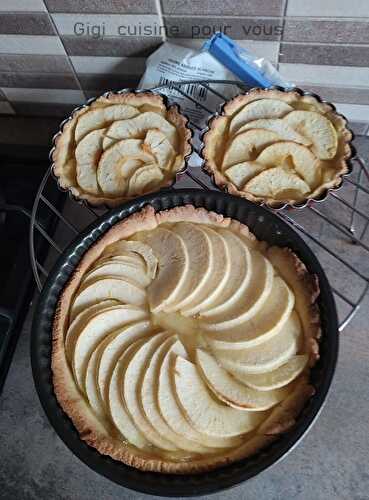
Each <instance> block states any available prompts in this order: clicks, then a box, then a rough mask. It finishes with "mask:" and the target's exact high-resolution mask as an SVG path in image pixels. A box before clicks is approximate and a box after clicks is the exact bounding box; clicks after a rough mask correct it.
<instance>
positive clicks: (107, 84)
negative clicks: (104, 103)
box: [78, 73, 140, 93]
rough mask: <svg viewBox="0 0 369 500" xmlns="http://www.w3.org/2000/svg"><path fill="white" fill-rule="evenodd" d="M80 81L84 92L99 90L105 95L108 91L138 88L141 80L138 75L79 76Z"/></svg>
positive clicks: (84, 74)
mask: <svg viewBox="0 0 369 500" xmlns="http://www.w3.org/2000/svg"><path fill="white" fill-rule="evenodd" d="M78 79H79V81H80V83H81V87H82V88H83V90H99V91H100V93H103V92H105V91H107V90H119V89H123V88H125V87H137V84H138V82H139V80H140V76H138V75H115V74H112V75H109V74H106V75H91V74H86V73H83V74H79V75H78Z"/></svg>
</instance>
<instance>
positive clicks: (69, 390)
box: [51, 205, 320, 474]
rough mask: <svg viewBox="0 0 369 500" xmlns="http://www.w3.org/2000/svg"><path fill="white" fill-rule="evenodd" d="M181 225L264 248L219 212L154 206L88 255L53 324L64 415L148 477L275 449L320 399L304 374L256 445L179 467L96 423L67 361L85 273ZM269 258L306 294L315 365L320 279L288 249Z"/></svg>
mask: <svg viewBox="0 0 369 500" xmlns="http://www.w3.org/2000/svg"><path fill="white" fill-rule="evenodd" d="M178 221H192V222H200V223H202V224H209V225H211V226H217V227H223V228H230V229H232V230H233V231H235V232H240V233H242V234H243V235H244V237H247V238H249V239H250V243H251V244H252V243H253V242H254V244H255V245H256V244H258V243H259V242H257V240H256V238H255V236H254V235H253V234H251V233H250V232H249V229H248V228H247V226H245V225H243V224H241V223H240V222H238V221H236V220H233V219H231V218H228V217H223V216H222V215H220V214H217V213H215V212H210V211H207V210H205V209H203V208H195V207H193V206H192V205H185V206H181V207H176V208H173V209H170V210H165V211H162V212H158V213H155V210H154V208H153V207H151V206H147V207H145V208H144V209H143V210H141V211H140V212H137V213H135V214H133V215H131V216H130V217H128V218H126V219H125V220H123V221H121V222H119V223H117V224H115V226H114V227H113V228H111V229H110V230H109V231H108V232H107V233H106V234H104V236H103V237H101V238H100V239H99V240H98V241H97V242H96V243H95V244H94V245H92V247H91V248H90V249H89V250H88V251H87V252H86V253H85V254H84V256H83V257H82V259H81V261H80V262H79V264H78V265H77V267H76V269H75V270H74V272H73V274H72V276H71V278H70V279H69V281H68V283H67V284H66V286H65V287H64V289H63V292H62V293H61V296H60V298H59V301H58V305H57V308H56V312H55V316H54V323H53V341H52V360H51V367H52V372H53V385H54V391H55V394H56V397H57V399H58V401H59V403H60V405H61V407H62V409H63V410H64V411H65V412H66V413H67V415H68V416H69V417H70V418H71V420H72V422H73V424H74V426H75V427H76V428H77V430H78V432H79V434H80V437H81V439H83V440H84V441H85V442H86V443H87V444H89V445H90V446H92V447H94V448H96V449H97V450H98V451H99V452H100V453H101V454H103V455H109V456H110V457H112V458H114V459H116V460H119V461H121V462H123V463H125V464H127V465H130V466H133V467H136V468H138V469H141V470H144V471H153V472H163V473H172V474H189V473H201V472H204V471H209V470H212V469H215V468H218V467H220V466H224V465H227V464H230V463H232V462H235V461H238V460H241V459H244V458H246V457H249V456H251V455H254V454H255V453H256V452H258V451H259V450H261V449H262V448H265V447H266V446H268V445H269V444H271V443H272V442H273V441H274V440H275V439H277V437H278V435H280V434H281V433H283V432H286V431H287V430H288V429H290V428H291V427H292V426H293V425H294V423H295V421H296V419H297V418H298V415H299V414H300V412H301V410H302V408H303V406H304V404H305V403H306V401H307V400H308V399H309V398H310V397H311V396H312V395H313V394H314V388H313V387H312V386H311V385H310V384H309V381H308V377H307V375H306V370H305V374H302V375H301V376H300V377H298V379H296V381H295V382H294V389H293V390H292V392H291V393H290V395H289V396H288V397H287V398H286V399H285V400H284V401H283V403H281V404H279V405H278V406H277V407H275V408H274V409H273V410H272V411H271V413H270V415H269V417H268V418H267V419H266V420H265V421H264V422H263V424H262V425H261V426H260V428H259V429H258V430H257V432H256V433H255V435H254V437H253V438H252V439H249V440H247V441H245V443H244V444H242V445H241V446H239V447H236V448H234V449H230V450H229V449H227V450H218V451H217V452H216V453H214V454H213V455H206V456H201V455H198V456H197V455H196V456H193V454H192V455H191V460H189V461H175V460H173V459H171V458H165V456H164V455H163V456H153V455H152V454H148V453H146V452H144V451H142V450H139V449H138V448H136V447H134V446H132V445H130V444H129V443H124V442H122V440H121V437H120V439H119V438H118V434H119V433H118V432H117V431H116V430H115V428H113V426H112V425H111V424H110V423H108V422H104V423H102V422H100V421H99V419H97V418H96V416H95V415H94V413H93V412H92V410H91V409H90V407H89V405H88V404H87V402H86V401H85V399H84V397H83V396H82V394H81V393H80V392H79V390H78V389H77V386H76V384H75V382H74V379H73V374H72V373H71V370H70V367H69V364H68V362H67V359H66V355H65V348H64V338H65V332H66V329H67V325H68V321H69V317H68V316H69V307H70V304H71V301H72V299H73V296H74V294H75V292H76V290H77V289H78V287H79V285H80V283H81V279H82V277H83V275H84V274H85V272H86V271H87V270H88V269H89V268H90V267H91V266H92V265H93V263H94V262H95V261H96V260H97V259H98V258H99V257H100V256H101V254H102V252H103V251H104V249H105V248H106V247H107V246H108V245H110V244H112V243H114V242H116V241H118V240H120V239H123V238H128V237H130V236H132V235H133V234H134V233H136V232H137V231H143V230H151V229H154V228H155V227H157V226H158V225H159V224H163V223H168V222H169V223H174V222H178ZM267 254H268V257H269V258H270V259H271V260H272V261H273V264H274V265H275V266H276V267H277V268H278V270H279V271H280V272H281V275H282V277H284V278H285V279H286V281H287V282H288V284H289V285H290V286H291V287H292V288H293V290H294V291H295V293H297V294H300V292H301V297H300V298H299V308H300V309H299V311H302V312H303V313H304V314H305V313H306V314H305V316H304V319H303V320H302V322H303V330H304V336H305V344H306V347H307V348H308V349H309V351H308V352H310V353H311V355H310V361H311V362H310V365H311V366H312V365H313V364H314V362H315V360H316V359H317V358H318V344H317V339H318V337H319V332H320V328H319V314H318V309H317V306H316V304H315V300H316V297H317V294H318V293H319V288H318V282H317V280H316V277H314V276H312V275H309V273H308V271H307V270H306V267H305V266H304V264H303V263H302V262H301V261H300V260H299V258H298V257H297V256H296V255H295V254H294V253H293V252H292V251H290V250H288V249H279V248H277V247H272V248H270V249H269V250H267Z"/></svg>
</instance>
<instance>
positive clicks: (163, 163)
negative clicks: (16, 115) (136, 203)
mask: <svg viewBox="0 0 369 500" xmlns="http://www.w3.org/2000/svg"><path fill="white" fill-rule="evenodd" d="M187 121H188V120H187V118H186V117H184V116H183V115H182V114H181V113H180V112H179V109H178V107H177V106H176V105H172V106H170V107H167V106H166V104H165V103H164V100H163V97H162V96H160V95H158V94H153V93H151V92H139V93H134V92H126V93H121V94H119V93H118V94H114V93H110V94H107V95H105V96H102V97H99V98H98V99H96V100H95V101H94V102H92V103H91V104H90V105H88V106H84V107H83V108H81V109H79V110H78V111H76V112H75V113H73V115H72V116H71V118H70V119H69V120H68V121H67V122H66V123H65V124H64V126H63V129H62V132H61V133H60V134H59V135H57V136H56V139H55V148H54V150H53V155H52V156H53V161H54V166H53V172H54V174H55V176H56V177H57V180H58V183H59V185H60V187H62V188H63V189H68V190H69V191H70V192H71V193H72V195H73V196H74V197H75V198H77V199H82V200H86V201H87V202H89V203H90V204H92V205H104V204H105V205H107V206H116V205H119V204H120V203H122V202H123V201H124V200H127V199H130V198H133V197H136V196H139V195H142V194H145V193H149V192H151V191H156V190H158V189H159V188H163V187H165V186H169V185H170V184H172V183H173V182H174V180H175V177H176V174H177V173H178V172H179V171H181V170H182V169H183V168H184V166H185V159H186V157H187V156H188V155H189V154H190V153H191V145H190V139H191V130H190V129H189V128H188V127H187Z"/></svg>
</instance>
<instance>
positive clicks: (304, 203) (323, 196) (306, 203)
mask: <svg viewBox="0 0 369 500" xmlns="http://www.w3.org/2000/svg"><path fill="white" fill-rule="evenodd" d="M253 90H255V89H248V90H247V91H245V92H240V94H238V95H247V94H248V93H250V92H251V91H253ZM267 90H280V91H282V92H290V91H294V92H297V93H298V94H300V95H301V96H311V97H314V98H315V99H316V100H317V101H318V102H320V103H324V104H327V105H328V106H329V107H330V108H331V110H332V111H333V112H334V113H336V115H338V116H340V117H341V118H343V120H344V121H345V124H346V128H347V130H348V131H349V132H350V133H351V139H350V140H349V141H347V143H348V145H349V147H350V150H351V153H350V155H349V157H348V158H346V163H347V166H348V172H346V173H345V174H342V175H341V183H340V185H339V186H336V187H332V188H328V189H326V190H325V191H324V192H323V193H321V194H320V195H319V196H318V197H316V198H307V199H306V200H303V201H301V202H296V203H293V204H291V203H283V202H281V203H280V204H279V205H274V204H273V206H270V205H269V204H268V203H267V202H265V201H260V202H254V203H256V204H257V205H260V206H265V207H267V208H271V209H273V210H282V209H283V208H298V209H301V208H305V207H307V206H309V205H311V204H313V203H320V202H322V201H324V200H326V199H327V197H328V195H329V193H330V192H331V191H338V190H339V189H341V187H342V184H343V181H344V178H345V177H346V176H348V175H350V174H351V173H352V169H353V165H352V162H351V159H353V158H354V156H355V155H356V151H355V148H354V146H353V145H352V141H353V140H354V133H353V131H352V130H351V129H350V128H349V127H347V123H348V120H347V118H346V117H345V116H344V115H342V114H341V113H338V112H337V110H336V108H335V106H334V105H333V104H332V103H330V102H328V101H325V100H324V99H322V98H321V97H320V96H319V95H317V94H314V93H313V92H309V91H307V90H302V89H300V88H297V87H293V88H291V89H286V88H284V87H279V86H277V85H274V86H273V87H269V88H268V89H267ZM235 97H237V96H235ZM228 102H229V101H224V102H222V103H220V104H219V106H218V109H217V111H216V112H215V113H214V114H212V115H211V116H210V117H209V118H208V120H207V122H206V127H205V128H204V129H202V130H201V132H200V141H201V143H200V151H199V155H200V157H201V159H202V166H201V168H202V170H203V172H205V173H206V175H208V176H209V177H210V179H211V181H212V184H213V185H214V187H216V188H217V189H221V190H222V191H224V192H228V190H227V187H224V188H221V187H220V186H218V185H217V184H216V182H215V180H214V175H213V174H211V173H209V172H208V171H207V170H206V169H205V168H204V166H205V163H206V162H205V159H204V158H203V149H204V148H205V144H204V141H203V139H204V135H205V134H206V132H208V131H209V130H210V128H211V122H212V121H213V120H214V119H215V118H217V117H218V116H221V115H222V114H223V111H224V107H225V106H226V104H228ZM234 196H237V195H234Z"/></svg>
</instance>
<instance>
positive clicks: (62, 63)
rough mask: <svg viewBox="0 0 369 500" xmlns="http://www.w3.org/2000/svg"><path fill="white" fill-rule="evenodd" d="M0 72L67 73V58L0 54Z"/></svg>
mask: <svg viewBox="0 0 369 500" xmlns="http://www.w3.org/2000/svg"><path fill="white" fill-rule="evenodd" d="M0 71H2V72H4V71H24V72H27V71H28V72H40V73H50V72H55V73H69V72H70V71H71V66H70V63H69V61H68V57H67V56H48V55H21V54H15V55H13V54H0Z"/></svg>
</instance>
